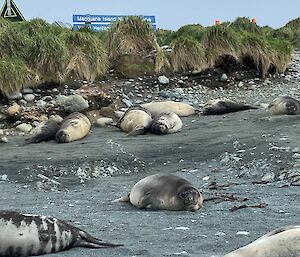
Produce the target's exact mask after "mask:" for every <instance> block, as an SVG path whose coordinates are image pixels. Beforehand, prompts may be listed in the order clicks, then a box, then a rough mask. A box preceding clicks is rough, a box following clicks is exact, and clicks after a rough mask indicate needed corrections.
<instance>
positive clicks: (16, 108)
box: [6, 103, 21, 117]
mask: <svg viewBox="0 0 300 257" xmlns="http://www.w3.org/2000/svg"><path fill="white" fill-rule="evenodd" d="M20 110H21V107H20V105H18V104H17V103H14V104H13V105H12V106H10V107H9V108H8V109H7V110H6V113H7V115H8V116H10V117H12V116H15V115H17V114H18V113H19V111H20Z"/></svg>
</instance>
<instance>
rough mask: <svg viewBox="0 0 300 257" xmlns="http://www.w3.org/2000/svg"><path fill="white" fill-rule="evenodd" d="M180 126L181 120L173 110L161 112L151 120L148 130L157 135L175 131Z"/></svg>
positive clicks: (178, 129) (179, 128)
mask: <svg viewBox="0 0 300 257" xmlns="http://www.w3.org/2000/svg"><path fill="white" fill-rule="evenodd" d="M181 128H182V121H181V119H180V118H179V116H178V115H177V114H176V113H174V112H169V113H161V114H160V115H158V116H157V117H156V118H155V119H154V120H153V122H152V125H151V128H150V132H151V133H153V134H157V135H165V134H171V133H176V132H178V131H180V130H181Z"/></svg>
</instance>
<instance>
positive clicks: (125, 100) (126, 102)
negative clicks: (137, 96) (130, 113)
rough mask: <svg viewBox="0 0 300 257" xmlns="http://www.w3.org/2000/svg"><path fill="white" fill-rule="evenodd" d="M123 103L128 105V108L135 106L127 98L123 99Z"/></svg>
mask: <svg viewBox="0 0 300 257" xmlns="http://www.w3.org/2000/svg"><path fill="white" fill-rule="evenodd" d="M122 102H123V103H124V104H126V106H127V107H131V106H133V103H132V102H131V101H130V100H128V99H126V98H123V99H122Z"/></svg>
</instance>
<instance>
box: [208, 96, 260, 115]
mask: <svg viewBox="0 0 300 257" xmlns="http://www.w3.org/2000/svg"><path fill="white" fill-rule="evenodd" d="M249 109H258V107H255V106H251V105H246V104H243V103H238V102H235V101H233V100H230V99H225V98H224V99H221V98H220V99H212V100H209V101H207V102H206V103H205V105H204V107H203V110H202V114H203V115H218V114H225V113H230V112H238V111H244V110H249Z"/></svg>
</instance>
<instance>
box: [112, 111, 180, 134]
mask: <svg viewBox="0 0 300 257" xmlns="http://www.w3.org/2000/svg"><path fill="white" fill-rule="evenodd" d="M163 110H164V109H163ZM153 117H154V118H153ZM117 126H118V127H119V128H121V130H122V131H124V132H126V133H127V135H131V136H136V135H141V134H144V133H146V132H147V131H150V132H151V133H153V134H158V135H165V134H171V133H175V132H178V131H180V130H181V128H182V121H181V119H180V117H179V116H178V115H177V114H176V113H175V112H161V113H158V112H155V114H153V113H152V112H151V111H149V110H148V109H146V108H144V107H142V106H133V107H130V108H129V109H127V110H126V112H125V113H124V114H123V115H122V116H121V117H120V119H119V121H118V123H117Z"/></svg>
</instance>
